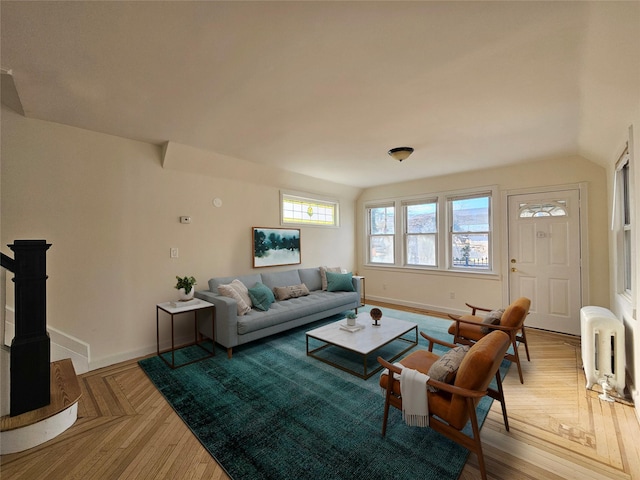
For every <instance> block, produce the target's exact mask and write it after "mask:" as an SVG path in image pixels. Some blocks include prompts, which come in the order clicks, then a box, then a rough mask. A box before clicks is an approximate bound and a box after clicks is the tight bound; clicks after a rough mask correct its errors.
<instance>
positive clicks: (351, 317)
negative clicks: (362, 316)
mask: <svg viewBox="0 0 640 480" xmlns="http://www.w3.org/2000/svg"><path fill="white" fill-rule="evenodd" d="M346 317H347V325H349V326H350V327H353V326H355V324H356V318H358V315H357V314H356V313H355V312H349V313H347V315H346Z"/></svg>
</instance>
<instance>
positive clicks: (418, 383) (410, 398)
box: [400, 368, 429, 427]
mask: <svg viewBox="0 0 640 480" xmlns="http://www.w3.org/2000/svg"><path fill="white" fill-rule="evenodd" d="M428 380H429V375H425V374H424V373H421V372H419V371H417V370H413V369H411V368H404V369H403V370H402V375H400V395H402V418H403V419H404V421H405V423H406V424H407V425H409V426H411V427H428V426H429V402H428V401H427V381H428Z"/></svg>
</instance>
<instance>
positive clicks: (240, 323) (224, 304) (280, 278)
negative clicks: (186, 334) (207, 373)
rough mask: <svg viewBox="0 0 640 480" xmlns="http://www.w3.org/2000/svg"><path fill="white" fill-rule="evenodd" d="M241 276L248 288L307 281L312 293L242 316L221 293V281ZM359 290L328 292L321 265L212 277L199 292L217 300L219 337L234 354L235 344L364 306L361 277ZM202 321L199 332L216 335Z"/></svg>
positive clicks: (204, 297) (356, 286) (354, 280)
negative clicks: (361, 301)
mask: <svg viewBox="0 0 640 480" xmlns="http://www.w3.org/2000/svg"><path fill="white" fill-rule="evenodd" d="M235 279H238V280H240V281H241V282H242V283H243V284H244V285H245V286H246V287H247V288H252V287H253V286H254V285H255V284H256V283H258V282H261V283H263V284H265V285H266V286H267V287H269V288H270V289H271V290H273V289H274V288H275V287H286V286H290V285H299V284H301V283H304V284H305V285H306V286H307V288H308V289H309V292H310V294H309V295H306V296H303V297H298V298H291V299H289V300H282V301H277V300H276V302H274V303H273V304H272V305H271V307H270V308H269V310H267V311H266V312H263V311H260V310H257V309H255V308H252V309H251V311H250V312H249V313H247V314H246V315H241V316H238V314H237V303H236V301H235V300H234V299H233V298H230V297H225V296H222V295H219V294H218V285H224V284H229V283H231V282H232V281H233V280H235ZM352 283H353V286H354V289H355V292H328V291H326V290H322V277H321V275H320V268H301V269H295V270H286V271H280V272H264V273H256V274H252V275H240V276H235V277H218V278H212V279H210V280H209V290H200V291H197V292H196V293H195V296H196V297H197V298H200V299H202V300H206V301H207V302H211V303H213V304H214V305H215V306H216V308H215V315H216V319H215V341H216V343H218V344H220V345H222V346H223V347H225V348H226V349H227V355H228V356H229V358H231V355H232V351H233V347H235V346H237V345H242V344H245V343H248V342H252V341H254V340H257V339H259V338H263V337H267V336H269V335H273V334H275V333H279V332H283V331H285V330H289V329H291V328H295V327H298V326H300V325H304V324H307V323H309V322H313V321H316V320H320V319H322V318H326V317H329V316H331V315H335V314H337V313H341V312H344V311H346V310H349V309H356V310H357V308H358V307H359V306H360V289H361V285H360V279H359V278H355V277H354V278H352ZM205 320H206V319H203V320H202V321H201V320H199V321H198V330H199V332H200V333H201V334H202V335H204V336H206V337H208V338H213V334H212V333H213V332H212V331H211V322H210V321H209V322H207V321H205Z"/></svg>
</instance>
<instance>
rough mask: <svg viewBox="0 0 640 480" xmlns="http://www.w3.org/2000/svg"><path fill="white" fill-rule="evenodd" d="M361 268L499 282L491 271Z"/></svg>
mask: <svg viewBox="0 0 640 480" xmlns="http://www.w3.org/2000/svg"><path fill="white" fill-rule="evenodd" d="M363 268H365V269H368V270H380V271H393V272H399V273H408V274H417V275H441V276H445V277H465V278H482V279H483V280H485V279H486V280H500V278H501V276H500V274H498V273H496V272H493V271H468V270H442V269H439V268H428V267H410V266H404V267H399V266H397V265H384V264H379V263H365V264H364V265H363Z"/></svg>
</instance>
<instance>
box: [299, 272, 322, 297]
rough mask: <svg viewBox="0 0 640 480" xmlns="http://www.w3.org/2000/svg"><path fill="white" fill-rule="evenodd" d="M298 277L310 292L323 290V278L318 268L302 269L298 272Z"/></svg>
mask: <svg viewBox="0 0 640 480" xmlns="http://www.w3.org/2000/svg"><path fill="white" fill-rule="evenodd" d="M298 275H300V281H301V282H302V283H304V284H305V285H306V286H307V288H308V289H309V291H311V292H313V291H314V290H322V277H321V276H320V269H319V268H318V267H316V268H301V269H299V270H298Z"/></svg>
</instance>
